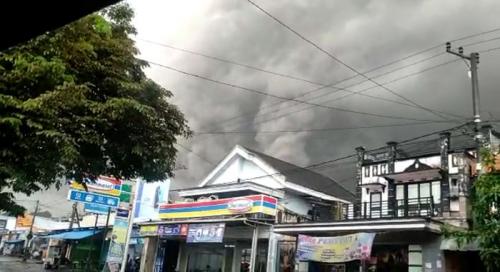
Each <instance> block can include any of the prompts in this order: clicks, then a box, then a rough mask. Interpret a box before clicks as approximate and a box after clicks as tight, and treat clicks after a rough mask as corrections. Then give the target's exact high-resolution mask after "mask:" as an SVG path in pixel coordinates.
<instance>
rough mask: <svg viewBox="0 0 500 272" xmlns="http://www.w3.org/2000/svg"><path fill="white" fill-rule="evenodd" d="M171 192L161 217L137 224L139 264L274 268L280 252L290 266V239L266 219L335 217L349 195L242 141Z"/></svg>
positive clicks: (172, 268) (154, 267)
mask: <svg viewBox="0 0 500 272" xmlns="http://www.w3.org/2000/svg"><path fill="white" fill-rule="evenodd" d="M324 184H328V186H326V187H325V186H324ZM176 193H177V194H178V196H179V199H178V200H177V201H173V203H167V204H161V205H160V211H159V212H160V218H161V220H155V221H151V222H144V223H141V233H142V236H143V237H144V238H145V245H144V251H143V257H142V260H141V261H142V263H141V268H142V269H144V271H153V270H154V271H228V272H229V271H273V270H275V269H277V268H276V267H278V266H279V264H278V262H277V261H275V260H276V259H277V258H280V257H281V267H282V270H285V271H286V270H287V269H288V270H289V269H293V267H294V266H295V264H294V261H295V260H294V256H293V255H294V252H295V251H294V245H293V243H294V242H295V238H294V237H292V236H290V237H285V236H283V237H280V239H277V236H276V235H275V234H274V232H273V226H274V225H275V224H276V223H282V224H284V223H300V222H310V221H318V220H339V219H340V216H341V208H342V206H343V205H348V204H351V203H352V201H353V200H354V194H352V193H351V192H349V191H347V190H346V189H344V188H343V187H341V186H340V185H338V184H337V183H336V182H335V181H334V180H332V179H330V178H327V177H325V176H322V175H320V174H318V173H315V172H313V171H310V170H307V169H304V168H301V167H298V166H296V165H293V164H290V163H287V162H285V161H282V160H279V159H276V158H274V157H271V156H268V155H266V154H263V153H260V152H257V151H254V150H251V149H248V148H246V147H242V146H236V147H235V148H234V149H233V150H232V151H231V152H230V153H229V154H228V155H227V156H226V157H225V158H224V159H223V160H222V161H221V162H220V163H219V164H218V165H217V166H216V167H215V168H214V169H213V170H212V171H211V172H210V173H209V174H208V176H207V177H206V178H205V179H204V180H203V181H201V183H200V185H199V186H198V187H195V188H187V189H182V190H179V191H177V192H176ZM279 248H282V249H283V250H281V251H279V250H278V249H279ZM280 254H281V255H280ZM278 256H280V257H278ZM285 266H287V267H285Z"/></svg>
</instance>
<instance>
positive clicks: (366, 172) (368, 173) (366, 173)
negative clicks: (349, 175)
mask: <svg viewBox="0 0 500 272" xmlns="http://www.w3.org/2000/svg"><path fill="white" fill-rule="evenodd" d="M369 176H370V166H365V177H369Z"/></svg>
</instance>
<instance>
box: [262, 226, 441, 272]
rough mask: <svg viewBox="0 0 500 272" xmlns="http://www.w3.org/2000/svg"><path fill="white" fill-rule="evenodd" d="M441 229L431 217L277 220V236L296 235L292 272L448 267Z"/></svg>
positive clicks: (344, 271)
mask: <svg viewBox="0 0 500 272" xmlns="http://www.w3.org/2000/svg"><path fill="white" fill-rule="evenodd" d="M439 229H440V225H439V223H437V222H434V221H431V220H428V219H405V220H372V221H359V220H358V221H353V222H324V223H320V222H318V223H300V224H282V225H275V226H274V233H275V234H274V235H275V236H278V237H279V238H281V239H282V238H283V237H294V238H295V239H296V243H295V247H296V248H297V250H296V252H297V255H296V257H297V258H296V264H295V266H294V267H293V270H289V271H299V272H323V271H328V272H331V271H338V272H354V271H356V272H358V271H377V272H385V271H395V272H399V271H410V272H417V271H418V272H421V271H445V258H444V254H443V251H442V250H441V249H440V246H441V244H442V236H441V235H440V232H439ZM275 239H276V238H275ZM278 250H280V249H278ZM270 271H284V270H281V269H271V270H270Z"/></svg>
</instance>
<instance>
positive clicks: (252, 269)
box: [250, 226, 259, 272]
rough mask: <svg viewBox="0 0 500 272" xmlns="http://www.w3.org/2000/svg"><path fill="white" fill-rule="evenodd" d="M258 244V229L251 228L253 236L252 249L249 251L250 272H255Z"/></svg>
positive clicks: (256, 227)
mask: <svg viewBox="0 0 500 272" xmlns="http://www.w3.org/2000/svg"><path fill="white" fill-rule="evenodd" d="M258 244H259V227H258V226H255V227H254V228H253V235H252V249H251V250H250V272H255V266H256V263H257V246H258Z"/></svg>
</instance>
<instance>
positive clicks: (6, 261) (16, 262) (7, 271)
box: [0, 256, 69, 272]
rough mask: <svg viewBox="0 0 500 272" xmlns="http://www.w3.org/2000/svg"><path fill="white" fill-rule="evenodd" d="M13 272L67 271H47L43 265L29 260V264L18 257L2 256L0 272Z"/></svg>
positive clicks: (0, 258) (0, 257)
mask: <svg viewBox="0 0 500 272" xmlns="http://www.w3.org/2000/svg"><path fill="white" fill-rule="evenodd" d="M11 271H26V272H35V271H36V272H40V271H43V272H45V271H47V272H48V271H65V270H62V269H59V270H45V269H43V267H42V264H40V263H37V262H35V261H32V260H28V261H27V262H22V261H21V258H18V257H11V256H0V272H11ZM68 271H69V270H68Z"/></svg>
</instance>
